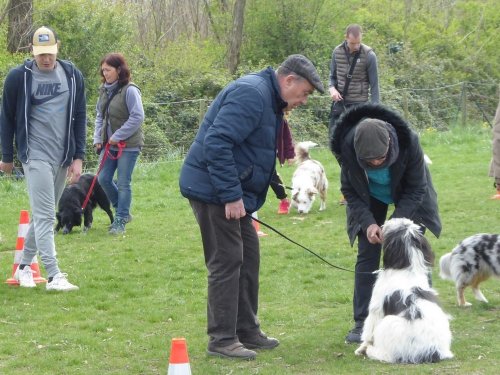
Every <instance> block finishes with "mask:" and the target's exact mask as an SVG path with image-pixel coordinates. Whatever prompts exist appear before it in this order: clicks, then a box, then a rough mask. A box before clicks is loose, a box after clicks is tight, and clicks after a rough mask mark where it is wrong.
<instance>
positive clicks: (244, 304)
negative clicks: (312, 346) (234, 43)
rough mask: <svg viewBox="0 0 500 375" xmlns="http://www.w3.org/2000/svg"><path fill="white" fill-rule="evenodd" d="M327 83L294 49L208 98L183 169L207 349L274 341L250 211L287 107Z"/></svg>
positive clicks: (246, 351)
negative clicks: (202, 268)
mask: <svg viewBox="0 0 500 375" xmlns="http://www.w3.org/2000/svg"><path fill="white" fill-rule="evenodd" d="M314 89H317V90H318V91H320V92H323V91H324V89H323V84H322V83H321V80H320V78H319V76H318V73H317V71H316V69H315V67H314V66H313V64H312V63H311V62H310V61H309V60H308V59H307V58H306V57H304V56H302V55H291V56H289V57H288V58H287V59H286V60H285V61H284V62H283V63H282V64H281V66H280V67H279V68H278V69H277V71H275V70H273V69H272V68H267V69H265V70H263V71H261V72H258V73H254V74H249V75H246V76H244V77H241V78H239V79H237V80H236V81H233V82H231V83H230V84H229V85H227V86H226V87H225V88H224V89H223V90H222V91H221V92H220V93H219V94H218V95H217V97H216V98H215V100H214V102H213V103H212V104H211V105H210V108H209V109H208V111H207V113H206V115H205V118H204V119H203V122H202V123H201V125H200V129H199V131H198V134H197V135H196V138H195V140H194V142H193V144H192V145H191V147H190V149H189V151H188V154H187V156H186V159H185V161H184V164H183V166H182V169H181V175H180V181H179V185H180V190H181V193H182V195H183V196H185V197H186V198H188V199H189V202H190V204H191V207H192V209H193V212H194V215H195V217H196V220H197V222H198V225H199V226H200V231H201V236H202V240H203V249H204V254H205V264H206V266H207V269H208V301H207V318H208V329H207V332H208V335H209V337H210V339H209V344H208V354H209V355H216V356H222V357H232V358H243V359H253V358H255V356H256V352H255V351H253V350H251V349H272V348H275V347H276V346H278V344H279V342H278V340H276V339H274V338H271V337H267V336H266V335H265V334H264V333H263V332H262V331H261V329H260V323H259V320H258V319H257V309H258V294H259V261H260V255H259V239H258V237H257V233H256V231H255V229H254V227H253V225H252V219H251V214H252V213H253V212H255V211H257V210H258V209H259V208H260V207H261V206H262V205H263V204H264V201H265V199H266V194H267V190H268V187H269V184H270V182H271V178H272V176H273V172H274V170H275V164H276V149H277V144H278V140H277V134H278V133H280V132H279V129H280V127H281V126H282V125H283V112H284V111H285V110H291V109H293V108H295V107H297V106H299V105H302V104H305V103H306V102H307V98H308V96H309V95H310V94H311V93H312V92H313V91H314Z"/></svg>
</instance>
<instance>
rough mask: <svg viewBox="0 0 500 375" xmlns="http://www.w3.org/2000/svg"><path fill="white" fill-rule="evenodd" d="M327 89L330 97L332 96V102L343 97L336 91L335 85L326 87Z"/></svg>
mask: <svg viewBox="0 0 500 375" xmlns="http://www.w3.org/2000/svg"><path fill="white" fill-rule="evenodd" d="M328 91H330V97H331V98H332V100H333V101H334V102H338V101H340V100H342V99H344V98H342V95H340V92H338V91H337V89H336V88H335V87H330V88H329V89H328Z"/></svg>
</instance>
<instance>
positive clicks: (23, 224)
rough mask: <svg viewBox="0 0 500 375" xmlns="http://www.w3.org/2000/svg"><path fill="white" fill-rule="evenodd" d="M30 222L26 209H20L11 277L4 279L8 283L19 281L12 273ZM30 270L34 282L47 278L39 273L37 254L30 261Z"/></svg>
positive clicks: (17, 283)
mask: <svg viewBox="0 0 500 375" xmlns="http://www.w3.org/2000/svg"><path fill="white" fill-rule="evenodd" d="M29 223H30V215H29V213H28V211H27V210H21V215H20V217H19V228H18V230H17V241H16V250H15V251H14V265H13V266H12V277H11V278H10V279H7V281H5V282H6V283H7V284H10V285H19V281H17V280H16V279H15V278H14V274H15V273H16V270H17V267H19V263H21V260H22V259H23V249H24V238H25V237H26V233H28V227H29ZM30 266H31V270H32V271H33V280H34V281H35V283H37V284H38V283H45V282H47V279H45V278H43V277H42V276H41V274H40V267H39V266H38V260H37V256H36V255H35V257H34V258H33V260H32V261H31V265H30Z"/></svg>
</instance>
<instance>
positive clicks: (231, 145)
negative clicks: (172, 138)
mask: <svg viewBox="0 0 500 375" xmlns="http://www.w3.org/2000/svg"><path fill="white" fill-rule="evenodd" d="M285 106H286V102H284V101H283V100H282V98H281V96H280V90H279V86H278V82H277V79H276V73H275V72H274V70H273V69H272V68H267V69H265V70H263V71H261V72H259V73H254V74H249V75H246V76H244V77H241V78H239V79H237V80H236V81H233V82H231V83H230V84H229V85H228V86H226V87H225V88H224V89H223V90H222V91H221V92H220V93H219V95H217V97H216V98H215V100H214V101H213V103H212V104H211V105H210V108H209V109H208V111H207V113H206V115H205V117H204V119H203V122H202V123H201V125H200V128H199V130H198V133H197V135H196V137H195V140H194V142H193V144H192V145H191V147H190V149H189V151H188V153H187V156H186V158H185V160H184V163H183V165H182V168H181V173H180V180H179V186H180V190H181V193H182V195H183V196H184V197H186V198H189V199H194V200H198V201H202V202H205V203H210V204H217V205H224V204H225V203H228V202H234V201H237V200H238V199H240V198H243V202H244V205H245V210H246V211H247V212H248V213H252V212H254V211H257V210H258V209H259V208H260V207H261V206H262V205H263V204H264V202H265V199H266V194H267V189H268V187H269V182H270V180H271V176H272V174H273V171H274V168H275V164H276V137H277V133H278V130H279V128H280V126H281V124H282V120H283V108H284V107H285Z"/></svg>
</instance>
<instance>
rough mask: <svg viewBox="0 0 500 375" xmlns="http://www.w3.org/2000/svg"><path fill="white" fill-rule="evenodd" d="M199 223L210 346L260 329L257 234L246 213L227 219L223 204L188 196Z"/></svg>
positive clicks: (235, 339) (228, 342)
mask: <svg viewBox="0 0 500 375" xmlns="http://www.w3.org/2000/svg"><path fill="white" fill-rule="evenodd" d="M189 202H190V204H191V207H192V209H193V213H194V215H195V217H196V220H197V221H198V225H199V226H200V231H201V237H202V241H203V250H204V254H205V264H206V266H207V270H208V301H207V333H208V335H209V337H210V343H209V345H210V346H215V347H221V346H226V345H230V344H232V343H235V342H237V341H238V335H243V336H252V335H254V334H257V333H259V332H260V324H259V321H258V319H257V308H258V295H259V264H260V250H259V238H258V237H257V233H256V231H255V228H254V227H253V225H252V219H251V217H250V216H248V215H247V216H245V217H243V218H241V219H240V220H227V219H226V217H225V208H224V206H217V205H213V204H206V203H203V202H199V201H195V200H190V201H189Z"/></svg>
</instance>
